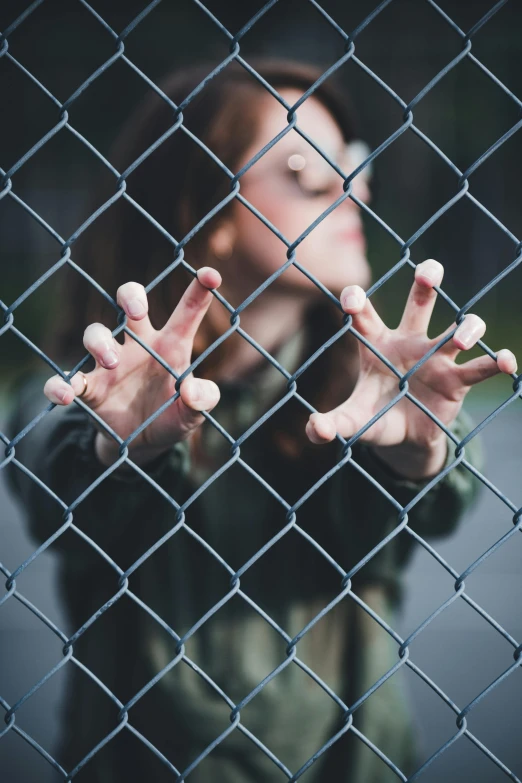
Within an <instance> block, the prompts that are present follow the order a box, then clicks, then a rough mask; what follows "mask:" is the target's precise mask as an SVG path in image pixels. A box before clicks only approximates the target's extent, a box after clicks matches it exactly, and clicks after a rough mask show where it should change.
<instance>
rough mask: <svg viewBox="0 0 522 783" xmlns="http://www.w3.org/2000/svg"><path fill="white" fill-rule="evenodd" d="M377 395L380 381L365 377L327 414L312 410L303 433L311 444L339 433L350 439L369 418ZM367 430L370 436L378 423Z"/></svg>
mask: <svg viewBox="0 0 522 783" xmlns="http://www.w3.org/2000/svg"><path fill="white" fill-rule="evenodd" d="M378 396H379V382H378V381H377V380H374V379H368V380H367V381H366V382H365V383H364V385H360V386H359V387H358V388H356V389H355V391H354V392H353V393H352V394H351V395H350V397H349V398H348V399H347V400H345V401H344V402H342V403H341V404H340V405H338V406H337V407H336V408H333V410H331V411H328V413H312V415H311V416H310V418H309V419H308V423H307V425H306V434H307V435H308V437H309V439H310V440H311V441H312V443H327V442H328V441H331V440H333V439H334V438H335V435H336V433H339V435H341V436H342V437H343V438H350V437H351V436H352V435H354V434H355V433H356V432H358V431H359V430H360V429H361V428H362V427H364V425H365V424H366V423H367V422H368V421H370V419H371V418H372V416H373V415H374V409H375V405H376V402H377V400H378ZM380 421H381V420H380V419H379V420H378V421H376V422H375V424H374V425H373V426H372V427H371V428H370V430H368V432H371V433H372V434H373V435H375V433H376V428H377V429H379V428H380V426H381V425H380V424H379V422H380Z"/></svg>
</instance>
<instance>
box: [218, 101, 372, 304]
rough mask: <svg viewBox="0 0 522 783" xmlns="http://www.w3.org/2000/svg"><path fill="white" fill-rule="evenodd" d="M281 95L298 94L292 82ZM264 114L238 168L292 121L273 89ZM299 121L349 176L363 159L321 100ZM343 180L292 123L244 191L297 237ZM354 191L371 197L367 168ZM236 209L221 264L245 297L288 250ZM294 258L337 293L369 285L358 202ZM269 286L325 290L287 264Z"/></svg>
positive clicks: (324, 224) (334, 216) (306, 107)
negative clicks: (350, 150) (228, 253)
mask: <svg viewBox="0 0 522 783" xmlns="http://www.w3.org/2000/svg"><path fill="white" fill-rule="evenodd" d="M280 94H281V95H282V96H283V97H284V98H285V100H286V101H287V102H288V103H289V104H293V103H294V102H295V101H296V100H297V99H298V98H299V97H300V93H299V92H298V91H297V90H295V89H293V88H292V89H291V88H287V89H282V90H281V91H280ZM259 112H260V118H259V126H258V133H257V138H256V139H255V140H254V141H253V143H252V145H251V147H250V148H249V149H248V150H247V151H246V153H245V155H244V156H243V159H242V160H241V161H240V163H239V165H238V167H237V171H239V169H240V168H242V167H243V166H244V165H245V164H246V163H247V162H248V161H249V160H250V159H251V158H252V157H253V156H254V155H255V154H256V153H257V152H258V151H259V150H260V149H262V147H264V145H265V144H267V143H268V142H269V141H270V140H271V139H273V138H274V137H275V136H276V135H277V134H278V133H280V132H281V130H282V129H283V128H285V127H286V126H287V124H288V123H287V119H286V114H287V112H286V109H285V108H284V107H283V106H281V105H280V104H279V103H278V102H277V101H276V100H275V99H274V98H272V97H271V96H269V95H267V96H265V97H264V99H263V100H262V101H261V104H260V107H259ZM297 124H298V126H299V127H300V128H301V129H302V130H303V131H304V132H305V133H306V134H307V135H308V136H309V137H310V138H311V139H313V140H314V142H315V143H316V144H317V145H318V146H319V147H320V148H321V149H323V150H324V151H325V152H326V153H327V154H328V156H329V157H330V158H331V159H332V160H334V161H337V162H338V165H339V168H340V169H341V170H342V171H343V172H344V173H345V174H346V175H348V174H349V173H350V172H351V171H353V169H354V168H355V166H356V165H357V164H358V163H359V162H360V161H355V160H354V159H353V158H352V160H350V159H349V158H347V157H346V143H345V141H344V138H343V135H342V133H341V130H340V128H339V126H338V125H337V123H336V121H335V119H334V118H333V116H332V115H331V114H330V112H329V111H328V109H327V108H326V107H325V106H324V105H323V104H322V103H321V102H320V101H319V100H317V99H316V98H313V97H311V98H309V99H308V100H307V101H305V103H304V104H303V105H302V106H301V107H300V108H299V109H298V111H297ZM343 155H344V156H345V157H344V158H343V157H342V156H343ZM342 182H343V181H342V178H341V176H340V175H339V174H337V172H336V171H335V170H334V169H333V168H332V167H331V166H330V165H329V164H328V163H327V162H326V161H325V160H324V159H323V158H322V156H321V155H320V154H319V153H318V152H317V151H316V150H315V149H314V148H313V147H312V146H310V144H309V143H308V142H307V141H306V139H304V138H303V137H302V136H300V135H299V134H298V133H297V131H295V130H294V129H292V130H290V131H289V132H288V133H287V134H286V135H285V136H284V137H283V138H282V139H280V140H279V141H278V142H277V143H276V144H275V145H274V146H273V147H272V148H271V149H270V150H269V151H268V152H266V153H265V154H264V155H263V156H262V157H261V158H260V160H258V161H257V162H256V163H255V164H254V165H253V166H252V167H251V168H250V169H249V170H248V171H247V172H246V173H245V174H244V175H243V176H242V177H241V179H240V184H241V190H240V192H241V194H242V195H243V196H244V197H245V198H246V199H247V200H248V201H249V203H250V204H251V205H252V206H253V207H254V208H255V209H257V210H258V211H259V212H260V213H261V214H262V215H263V216H264V217H265V218H266V219H267V220H268V221H269V222H270V223H271V224H272V225H273V226H274V227H275V228H276V229H277V230H278V231H280V232H281V234H282V235H283V236H284V237H285V238H286V239H287V240H288V241H289V242H290V243H292V242H294V241H295V240H296V239H297V238H298V237H299V236H300V235H301V234H302V233H303V232H304V231H305V230H306V229H307V228H308V227H309V226H310V225H311V224H312V223H313V222H314V221H315V220H316V219H317V218H318V217H319V215H321V214H322V213H323V212H324V211H325V210H326V209H328V207H330V206H331V204H333V203H334V201H336V200H337V199H338V198H339V196H341V195H342V194H343V188H342ZM353 193H354V195H355V196H357V197H358V198H359V199H360V200H361V201H363V202H367V201H368V200H369V188H368V184H367V178H366V176H365V174H364V172H363V173H361V174H360V175H358V176H357V177H356V178H355V180H354V181H353ZM233 209H234V211H233V213H232V220H231V226H232V228H233V235H234V251H233V255H232V257H231V258H230V259H229V261H227V262H224V264H223V266H221V268H222V271H223V273H224V281H226V285H227V288H228V287H232V288H235V289H236V293H237V294H238V295H239V298H242V297H243V296H246V295H248V293H250V292H251V291H252V290H254V289H255V288H256V287H257V286H258V285H260V284H261V283H262V282H263V281H264V280H266V279H267V277H269V276H270V275H271V274H272V273H273V272H275V271H276V270H277V269H279V268H280V267H281V266H282V265H283V264H284V263H285V261H286V250H287V248H286V246H285V245H284V244H283V242H281V240H280V239H279V238H278V237H277V236H276V235H275V234H274V233H273V232H272V231H271V230H270V229H269V228H268V227H267V226H265V225H264V224H263V223H262V221H261V220H260V219H259V218H258V217H256V215H254V214H253V213H252V212H251V211H250V210H249V209H248V208H247V207H245V206H244V205H243V204H241V203H240V202H238V201H237V200H234V207H233ZM296 261H297V262H298V263H300V264H301V265H302V266H303V267H304V268H305V269H306V270H307V271H308V272H310V273H311V274H312V275H314V277H316V278H317V279H318V280H319V281H320V282H321V283H322V284H323V285H324V286H326V287H327V288H328V289H329V290H330V291H331V292H332V293H334V294H335V295H336V296H339V294H340V292H341V290H342V289H343V288H344V286H346V285H349V284H358V285H360V286H362V287H363V288H368V286H369V283H370V268H369V265H368V261H367V258H366V243H365V238H364V234H363V226H362V221H361V210H360V208H359V207H358V206H357V205H356V204H355V203H354V202H353V201H352V200H351V199H350V198H347V199H345V201H344V202H342V203H341V204H339V205H338V206H337V207H336V208H335V209H334V210H333V211H332V212H330V213H329V214H328V215H327V216H326V217H325V218H323V220H322V221H321V222H320V223H319V224H318V225H317V226H316V227H315V228H314V229H313V230H312V231H311V233H310V234H309V235H308V236H307V237H306V239H304V240H303V241H302V242H301V243H300V244H299V245H298V246H297V249H296ZM231 267H232V268H231ZM234 281H235V282H234ZM272 287H273V288H272ZM271 288H272V290H273V291H274V292H275V290H276V289H277V290H279V291H281V290H282V289H283V288H284V289H286V290H287V291H288V289H291V290H292V291H293V292H294V293H295V294H303V295H310V296H311V297H313V296H315V295H318V296H323V294H322V293H321V292H320V291H319V289H318V288H317V286H315V285H314V283H313V282H311V281H310V280H309V279H308V278H307V277H306V275H304V274H303V273H302V272H300V271H299V269H297V268H296V267H294V266H290V267H289V268H288V269H287V270H285V272H283V273H282V275H280V277H279V278H278V279H277V281H274V283H272V286H271ZM233 298H235V297H233Z"/></svg>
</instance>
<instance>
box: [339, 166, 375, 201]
mask: <svg viewBox="0 0 522 783" xmlns="http://www.w3.org/2000/svg"><path fill="white" fill-rule="evenodd" d="M351 184H352V194H353V195H354V196H355V198H356V199H357V200H358V201H362V203H363V204H369V203H370V201H371V189H370V185H369V182H368V178H367V177H365V175H364V173H361V174H358V175H357V176H356V177H355V179H353V180H352V183H351ZM343 193H344V190H343V183H342V180H341V178H339V187H338V189H336V193H335V196H336V198H338V197H339V196H341V195H342V194H343ZM343 204H345V205H346V206H347V208H349V209H360V207H359V205H358V204H357V203H356V202H355V201H353V199H351V198H347V199H345V201H344V202H343Z"/></svg>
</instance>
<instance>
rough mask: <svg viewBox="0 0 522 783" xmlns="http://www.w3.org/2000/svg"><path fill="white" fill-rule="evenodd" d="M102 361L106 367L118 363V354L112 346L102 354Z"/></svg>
mask: <svg viewBox="0 0 522 783" xmlns="http://www.w3.org/2000/svg"><path fill="white" fill-rule="evenodd" d="M102 362H103V365H104V366H105V367H114V366H115V365H116V364H118V354H117V353H116V351H113V349H112V348H109V350H107V351H105V353H103V354H102Z"/></svg>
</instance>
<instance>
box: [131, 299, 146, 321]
mask: <svg viewBox="0 0 522 783" xmlns="http://www.w3.org/2000/svg"><path fill="white" fill-rule="evenodd" d="M127 311H128V313H129V315H132V317H133V318H137V317H138V316H139V315H145V313H146V312H147V308H146V307H145V305H144V304H143V302H142V301H141V299H131V300H130V302H128V303H127Z"/></svg>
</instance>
